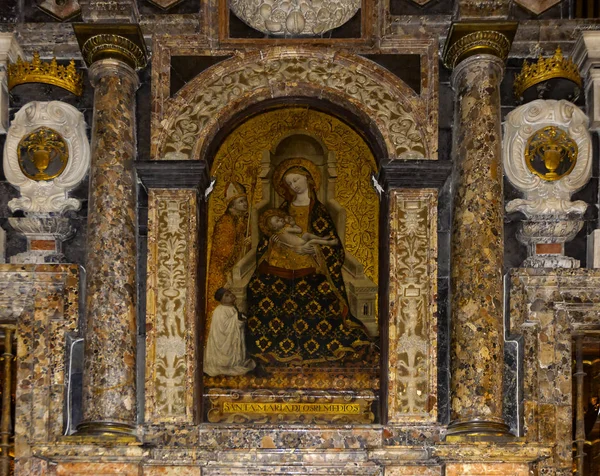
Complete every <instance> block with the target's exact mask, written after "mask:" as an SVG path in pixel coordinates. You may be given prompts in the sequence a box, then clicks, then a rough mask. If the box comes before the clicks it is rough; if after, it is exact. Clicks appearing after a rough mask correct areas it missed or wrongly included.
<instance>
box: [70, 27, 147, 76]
mask: <svg viewBox="0 0 600 476" xmlns="http://www.w3.org/2000/svg"><path fill="white" fill-rule="evenodd" d="M81 54H82V55H83V57H84V58H85V61H86V63H87V64H88V65H91V64H92V63H93V62H94V61H97V60H99V59H103V58H106V57H111V58H119V59H122V60H123V61H125V62H126V63H127V64H129V65H130V66H132V67H133V68H136V69H138V68H143V67H144V66H146V61H147V58H146V53H145V52H144V50H143V49H142V48H140V47H139V46H138V45H136V44H135V43H134V42H133V41H131V40H130V39H128V38H125V37H124V36H121V35H116V34H113V33H101V34H98V35H94V36H92V37H91V38H88V39H87V40H86V41H85V43H84V44H83V46H82V48H81Z"/></svg>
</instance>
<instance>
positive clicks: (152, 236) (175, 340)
mask: <svg viewBox="0 0 600 476" xmlns="http://www.w3.org/2000/svg"><path fill="white" fill-rule="evenodd" d="M148 208H149V217H148V298H147V324H146V325H147V328H148V332H147V337H146V342H147V356H146V366H147V367H146V415H147V419H148V421H151V422H160V421H166V422H169V421H179V422H191V421H192V404H193V382H192V377H193V375H194V371H195V367H196V361H195V351H194V336H195V327H196V325H195V321H196V311H195V302H196V291H195V285H196V265H195V263H196V252H197V250H196V242H195V238H194V237H195V236H196V233H197V230H196V197H195V192H194V191H192V190H163V189H151V190H150V195H149V207H148Z"/></svg>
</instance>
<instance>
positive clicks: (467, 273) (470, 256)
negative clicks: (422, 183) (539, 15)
mask: <svg viewBox="0 0 600 476" xmlns="http://www.w3.org/2000/svg"><path fill="white" fill-rule="evenodd" d="M478 33H479V35H478V37H473V36H472V37H471V38H472V39H473V40H478V39H479V40H480V39H481V37H482V35H481V32H478ZM492 33H493V34H492ZM471 35H473V34H472V33H471ZM483 36H485V37H486V41H487V42H488V43H489V42H491V41H499V42H500V46H498V53H501V52H504V51H505V53H504V54H507V53H508V48H507V47H506V45H508V47H509V46H510V43H509V42H508V40H506V38H505V37H503V35H501V34H499V33H497V32H487V33H486V34H485V35H483ZM503 39H504V40H505V41H502V40H503ZM465 41H466V40H464V38H463V42H465ZM502 45H504V46H503V47H502ZM450 50H451V49H450ZM473 51H478V50H477V49H476V48H474V49H473ZM488 52H489V53H492V54H487V53H488ZM485 53H486V54H474V55H468V54H464V53H463V55H462V57H461V55H457V56H456V57H455V58H453V60H452V63H453V64H451V66H453V67H454V71H453V74H452V87H453V89H454V92H455V115H454V136H453V152H452V156H453V160H454V176H453V187H454V199H453V228H452V248H451V263H452V271H451V286H452V287H451V289H452V294H451V309H452V318H451V343H450V359H451V383H450V392H451V397H450V398H451V415H450V420H451V422H450V426H449V428H448V434H466V435H478V436H479V435H504V434H506V433H507V432H508V428H507V426H506V424H505V423H504V421H503V418H502V382H503V366H504V351H503V349H504V345H503V343H504V339H503V284H502V266H503V252H504V237H503V187H502V159H501V120H500V82H501V81H502V77H503V73H504V61H503V59H504V58H501V57H499V56H500V54H493V53H495V51H494V50H493V49H491V50H490V49H488V50H485Z"/></svg>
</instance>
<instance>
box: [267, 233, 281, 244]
mask: <svg viewBox="0 0 600 476" xmlns="http://www.w3.org/2000/svg"><path fill="white" fill-rule="evenodd" d="M269 241H270V242H271V243H277V242H278V241H279V235H275V234H273V235H271V238H269Z"/></svg>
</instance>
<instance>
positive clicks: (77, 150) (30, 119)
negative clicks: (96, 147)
mask: <svg viewBox="0 0 600 476" xmlns="http://www.w3.org/2000/svg"><path fill="white" fill-rule="evenodd" d="M42 126H45V127H49V128H51V129H54V130H55V131H57V132H58V133H59V134H60V135H61V136H62V138H63V140H64V141H65V142H66V143H67V146H68V149H69V161H68V163H67V166H66V168H65V170H64V171H63V172H62V173H61V174H60V175H59V176H58V177H56V178H55V179H53V180H49V181H35V180H31V179H30V178H27V177H26V176H25V175H24V174H23V172H22V171H21V168H20V167H19V159H18V156H17V149H18V145H19V142H20V141H21V139H22V138H23V137H24V136H26V135H27V134H29V133H31V132H33V131H35V130H36V129H38V128H39V127H42ZM89 165H90V146H89V143H88V139H87V136H86V125H85V120H84V118H83V114H82V113H81V112H79V111H78V110H77V109H76V108H74V107H73V106H71V105H69V104H66V103H63V102H60V101H51V102H38V101H34V102H30V103H28V104H26V105H25V106H23V107H22V108H21V109H20V110H19V112H17V114H16V115H15V119H14V120H13V122H12V125H11V127H10V129H9V130H8V134H7V137H6V144H5V146H4V171H5V174H6V178H7V179H8V181H9V182H10V183H11V184H12V185H13V186H14V187H16V188H17V189H18V190H19V192H20V194H21V196H20V197H19V198H14V199H12V200H11V201H10V202H9V203H8V206H9V208H10V209H11V210H12V211H13V212H15V211H17V210H23V211H24V212H34V213H42V214H43V213H63V212H65V211H67V210H79V208H80V207H81V203H80V202H79V200H77V199H75V198H69V197H68V192H69V191H70V190H72V189H74V188H75V187H76V186H77V185H78V184H79V183H80V182H81V181H82V179H83V178H84V177H85V174H86V173H87V170H88V168H89Z"/></svg>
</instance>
